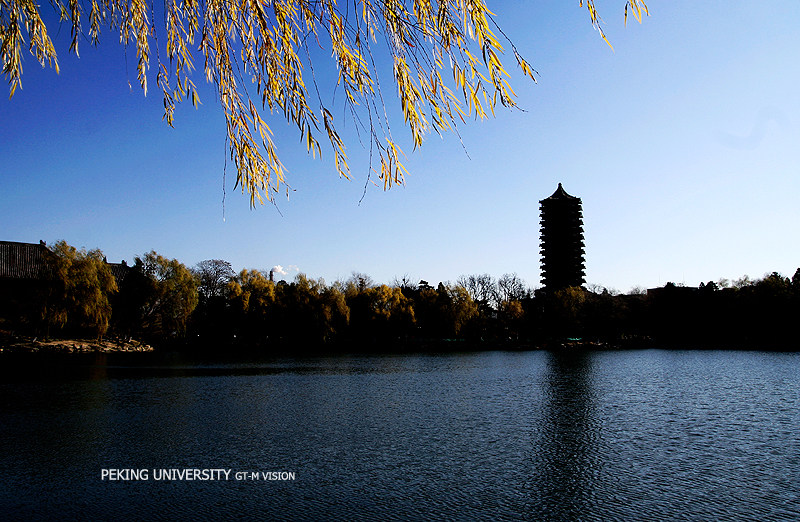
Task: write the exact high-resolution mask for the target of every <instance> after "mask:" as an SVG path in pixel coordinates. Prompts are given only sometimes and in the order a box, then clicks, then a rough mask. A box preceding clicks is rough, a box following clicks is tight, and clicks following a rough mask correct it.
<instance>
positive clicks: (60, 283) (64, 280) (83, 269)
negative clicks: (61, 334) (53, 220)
mask: <svg viewBox="0 0 800 522" xmlns="http://www.w3.org/2000/svg"><path fill="white" fill-rule="evenodd" d="M50 251H51V253H52V255H51V256H49V258H48V261H49V265H50V272H51V274H52V277H53V284H52V285H51V286H50V291H49V295H48V296H47V298H46V299H45V301H44V306H43V308H42V318H43V319H44V321H45V324H46V325H47V326H48V328H49V327H56V328H64V327H65V326H66V325H67V324H69V325H70V326H72V327H73V328H78V329H81V330H90V331H93V332H95V333H96V334H97V335H98V336H102V335H103V334H105V333H106V331H107V330H108V326H109V321H110V319H111V303H110V296H111V294H114V293H116V292H117V290H118V287H117V282H116V280H115V279H114V276H113V275H112V274H111V269H110V268H109V266H108V263H106V261H105V258H104V256H103V253H102V252H101V251H100V250H89V251H88V252H87V251H86V250H85V249H81V250H78V249H76V248H75V247H73V246H70V245H68V244H67V243H66V242H65V241H58V242H56V243H55V244H54V245H53V246H52V247H51V248H50Z"/></svg>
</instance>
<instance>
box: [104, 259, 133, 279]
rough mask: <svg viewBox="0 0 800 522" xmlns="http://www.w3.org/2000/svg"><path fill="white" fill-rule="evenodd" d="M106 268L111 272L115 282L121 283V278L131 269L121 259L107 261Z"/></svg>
mask: <svg viewBox="0 0 800 522" xmlns="http://www.w3.org/2000/svg"><path fill="white" fill-rule="evenodd" d="M107 264H108V268H109V269H111V274H112V275H113V276H114V279H116V280H117V284H119V283H122V280H123V279H125V276H127V275H128V273H129V272H130V271H131V267H129V266H128V264H127V263H126V262H125V261H123V262H122V263H107Z"/></svg>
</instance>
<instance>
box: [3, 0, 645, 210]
mask: <svg viewBox="0 0 800 522" xmlns="http://www.w3.org/2000/svg"><path fill="white" fill-rule="evenodd" d="M163 2H164V5H163V11H162V12H161V13H160V16H161V18H162V19H161V20H160V21H157V20H156V11H155V9H154V8H153V7H154V6H153V5H152V4H151V3H150V0H90V1H89V0H85V1H81V0H50V3H51V5H53V7H55V9H56V10H57V12H58V13H59V16H60V18H61V22H63V23H67V24H69V26H70V35H71V43H70V46H69V51H70V52H74V53H76V54H77V53H78V46H79V42H80V39H81V38H83V37H88V39H89V41H90V42H92V43H94V44H96V43H97V42H98V37H99V34H100V31H101V28H102V27H106V28H108V29H109V30H115V31H118V32H119V37H120V42H122V43H124V44H126V45H132V46H134V47H135V49H136V56H137V65H136V70H137V77H138V81H139V84H140V85H141V88H142V90H143V91H144V93H145V94H147V90H148V82H147V71H148V69H149V68H150V65H151V61H152V59H153V56H152V54H153V52H152V50H151V41H153V42H154V44H155V48H156V53H155V54H156V56H155V62H156V63H155V67H156V71H157V73H156V85H157V87H158V88H159V89H160V91H161V94H162V97H163V103H164V120H165V121H166V122H167V123H168V124H169V125H173V122H174V113H175V106H176V104H177V103H179V102H181V101H183V100H184V99H190V100H191V102H192V104H193V105H195V106H197V105H198V104H199V103H200V99H199V95H198V92H197V88H196V86H195V84H194V82H193V81H192V79H191V78H192V72H193V70H194V69H195V66H196V65H195V64H196V61H200V62H202V63H201V67H202V70H203V73H204V75H205V77H206V80H207V81H209V82H211V83H213V84H214V85H215V87H216V89H217V96H218V98H219V102H220V105H221V107H222V110H223V112H224V114H225V121H226V127H227V140H228V143H229V149H230V155H231V158H232V160H233V161H234V163H235V165H236V169H237V180H236V184H237V186H238V187H241V189H242V191H244V192H247V193H248V194H249V196H250V204H251V205H255V204H256V202H259V203H263V202H264V201H265V200H271V199H272V198H273V197H274V195H275V194H276V193H277V192H279V190H280V189H281V187H282V186H285V183H286V169H285V167H284V165H283V163H282V162H281V160H280V158H279V156H278V152H277V149H276V146H275V143H274V141H273V138H272V129H271V128H270V126H269V125H268V124H267V123H266V122H265V121H264V119H263V116H262V115H263V114H264V112H265V111H267V110H268V111H269V112H270V113H273V114H274V113H277V114H282V115H283V116H284V117H285V118H286V121H287V122H288V123H289V124H290V125H291V126H293V127H295V128H296V129H297V131H298V132H299V134H300V138H301V141H302V142H303V143H304V145H305V147H306V149H307V151H308V152H309V153H310V154H312V155H314V156H316V155H318V154H319V155H321V154H322V152H323V145H322V142H326V144H325V149H326V150H328V151H330V152H331V153H332V155H333V159H334V162H333V163H334V167H335V169H336V171H337V172H338V173H339V174H340V175H342V176H344V177H349V176H350V167H349V165H348V156H347V149H346V146H345V143H344V141H343V139H342V137H341V136H340V134H339V132H338V130H337V122H336V120H335V118H334V116H333V107H332V103H333V101H330V100H323V99H322V97H321V96H320V95H319V89H318V88H316V87H315V88H314V89H312V92H313V93H314V94H315V95H316V96H313V97H312V96H311V95H310V93H309V88H308V82H307V80H308V77H309V73H308V71H312V72H311V75H312V76H313V66H314V63H315V62H316V61H317V60H319V58H315V57H314V56H312V52H313V51H312V49H316V48H322V49H329V51H330V53H331V59H332V60H333V62H334V64H335V67H336V70H337V73H338V78H337V85H338V87H339V88H341V89H342V90H343V92H344V103H345V104H347V105H348V106H349V108H350V113H351V114H352V115H353V117H354V119H356V120H357V124H358V123H361V122H362V121H367V122H369V124H368V129H367V130H368V133H369V147H370V150H371V151H372V150H374V151H376V152H377V154H376V156H377V159H376V162H377V163H379V167H378V166H377V165H375V166H373V165H370V169H374V170H375V172H376V173H377V174H378V178H379V179H380V180H381V181H382V182H383V185H384V188H388V187H391V186H392V185H393V184H397V183H402V181H403V179H404V175H405V173H406V169H405V167H404V166H403V152H402V150H401V149H400V147H399V146H398V144H397V142H396V141H395V140H394V139H393V138H392V137H391V133H390V132H389V129H390V126H389V121H388V119H389V118H388V116H387V114H386V111H385V108H384V107H383V96H382V94H381V92H380V83H379V82H378V79H377V70H376V66H375V64H376V61H380V60H379V59H376V55H380V56H386V57H387V58H388V60H390V61H391V64H392V76H393V80H394V83H395V85H396V87H397V95H398V98H399V101H400V107H401V109H402V113H403V118H404V121H405V124H406V125H407V126H408V127H409V129H410V131H411V137H412V140H413V144H414V147H415V148H416V147H417V146H420V145H421V144H422V142H423V139H424V137H425V135H426V134H427V133H428V132H430V131H431V130H433V131H435V132H437V133H442V132H446V131H449V130H453V129H455V127H456V124H457V122H459V121H460V122H464V121H466V119H468V118H484V117H486V116H487V111H488V112H490V113H491V114H494V111H495V108H496V106H497V104H498V103H499V104H500V105H503V106H506V107H514V106H515V105H516V103H515V93H514V91H513V89H512V88H511V85H510V84H509V81H508V76H509V75H508V73H507V71H506V69H505V67H504V66H503V64H502V62H501V56H502V55H503V46H502V45H501V43H500V41H499V40H498V38H497V36H496V35H495V33H494V32H493V31H492V27H494V28H496V29H499V28H498V27H497V25H496V23H495V21H494V19H493V14H492V13H491V12H490V11H489V9H488V8H487V6H486V4H485V3H484V1H483V0H438V1H435V0H342V1H341V3H337V1H336V0H163ZM579 5H580V6H581V7H583V6H584V5H585V6H586V7H587V8H588V11H589V15H590V20H591V23H592V25H593V26H594V27H595V28H597V29H598V30H599V31H600V34H601V35H602V37H603V39H605V40H606V41H608V40H607V39H606V37H605V34H604V33H603V31H602V27H601V20H600V17H599V15H598V13H597V10H596V9H595V6H594V2H593V0H586V1H585V2H584V1H583V0H580V2H579ZM159 7H160V6H159ZM629 8H630V9H631V11H632V13H633V15H634V16H635V17H636V18H637V20H639V21H641V18H642V14H643V13H644V14H647V6H646V4H645V3H644V1H643V0H628V1H627V2H626V4H625V17H626V20H627V15H628V9H629ZM87 11H88V20H89V29H88V32H87V33H84V26H83V22H84V18H85V17H86V12H87ZM498 32H500V34H501V35H502V34H503V33H502V31H498ZM159 34H161V35H163V36H164V37H165V38H162V39H161V40H160V41H162V42H164V50H165V56H166V58H165V61H162V58H161V53H160V52H159V48H158V45H159V39H157V38H156V36H157V35H159ZM309 41H311V42H312V45H309ZM508 44H510V45H511V46H512V50H513V54H514V58H515V60H516V62H517V65H518V66H519V67H520V68H521V70H522V72H523V73H524V74H525V75H527V76H529V77H530V78H531V79H533V80H534V81H536V78H535V76H536V75H535V71H534V69H533V68H532V67H531V65H530V64H529V63H528V62H527V61H526V60H525V59H524V58H523V57H522V56H521V55H520V53H519V52H517V49H516V48H515V47H514V46H513V44H511V42H510V41H509V42H508ZM609 45H610V44H609ZM25 46H27V47H28V49H29V51H30V53H31V54H32V55H33V56H34V57H35V58H36V60H37V61H38V62H39V63H40V64H41V65H42V66H47V65H49V66H52V67H54V68H55V69H56V71H58V61H57V57H56V51H55V48H54V46H53V43H52V41H51V39H50V37H49V36H48V31H47V27H46V26H45V23H44V22H43V20H42V17H41V16H40V13H39V7H38V5H36V4H35V3H34V0H0V58H1V59H2V63H3V73H4V74H5V76H6V78H7V79H8V82H9V85H10V91H11V92H10V95H11V96H13V95H14V92H15V91H16V89H17V88H18V87H20V86H21V79H22V54H21V53H22V48H23V47H25ZM311 81H312V83H313V82H314V81H315V80H314V79H313V78H312V80H311ZM248 83H250V84H251V86H250V87H249V88H248V85H247V84H248ZM250 89H253V90H254V92H251V90H250ZM379 107H381V108H384V110H383V111H379V110H378V108H379ZM363 113H366V114H367V115H368V117H367V118H363V119H362V118H360V117H359V116H358V114H363ZM371 156H372V154H371Z"/></svg>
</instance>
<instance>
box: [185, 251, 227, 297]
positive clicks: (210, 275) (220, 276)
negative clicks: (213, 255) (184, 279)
mask: <svg viewBox="0 0 800 522" xmlns="http://www.w3.org/2000/svg"><path fill="white" fill-rule="evenodd" d="M192 272H194V274H195V275H196V276H197V279H198V280H199V281H200V286H199V288H198V291H199V292H200V293H201V294H202V295H203V297H205V298H206V299H208V298H209V297H219V296H221V295H223V293H224V291H225V288H226V287H227V286H228V283H229V282H230V280H231V279H232V278H233V276H234V275H235V272H234V271H233V267H232V266H231V264H230V263H229V262H227V261H223V260H222V259H206V260H205V261H200V262H199V263H197V266H195V267H194V269H193V270H192Z"/></svg>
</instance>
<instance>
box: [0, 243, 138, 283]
mask: <svg viewBox="0 0 800 522" xmlns="http://www.w3.org/2000/svg"><path fill="white" fill-rule="evenodd" d="M49 255H51V252H50V249H49V248H47V245H46V244H45V242H44V241H40V242H39V243H17V242H15V241H0V279H48V278H49V277H50V274H49V273H48V271H49V267H48V264H47V256H49ZM106 265H108V268H109V269H110V270H111V274H112V275H113V276H114V278H115V279H116V280H117V283H120V282H122V280H123V279H124V278H125V276H127V275H128V273H129V272H130V270H131V268H130V267H129V266H128V264H127V263H126V262H125V261H123V262H122V263H109V262H107V261H106Z"/></svg>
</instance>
